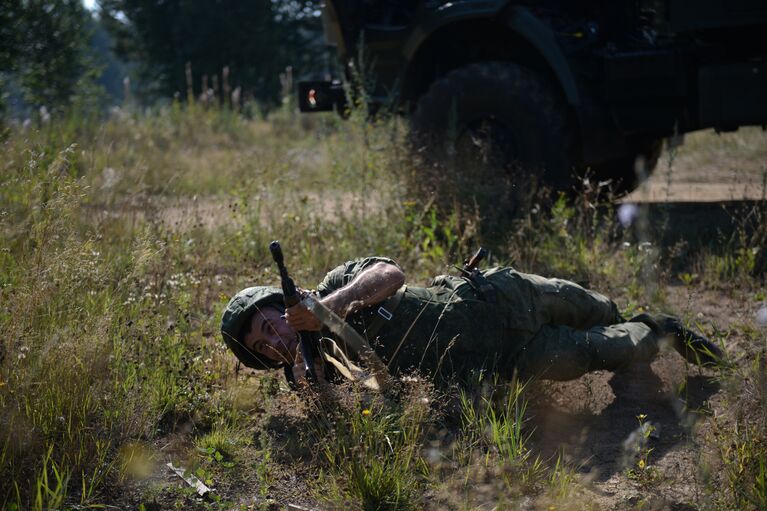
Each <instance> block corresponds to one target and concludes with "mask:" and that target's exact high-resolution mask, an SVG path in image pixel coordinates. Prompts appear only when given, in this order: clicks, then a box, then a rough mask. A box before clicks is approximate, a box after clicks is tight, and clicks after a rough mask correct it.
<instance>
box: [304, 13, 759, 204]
mask: <svg viewBox="0 0 767 511" xmlns="http://www.w3.org/2000/svg"><path fill="white" fill-rule="evenodd" d="M323 21H324V28H325V36H326V39H327V42H328V43H329V44H330V45H333V46H335V48H336V50H337V52H338V55H339V56H340V58H341V61H342V62H343V63H344V64H345V65H346V66H347V68H346V71H345V72H346V75H347V76H346V77H344V79H348V78H349V77H350V76H352V74H353V66H354V65H355V58H356V56H357V55H358V54H359V50H360V48H361V47H362V48H364V55H365V58H366V60H367V62H368V63H369V65H370V68H371V71H372V75H373V78H374V83H375V87H374V89H373V90H372V91H368V92H369V97H370V102H371V104H372V106H373V107H376V106H378V105H382V104H386V103H390V102H392V101H394V103H395V104H396V105H397V106H398V108H399V109H400V110H401V111H402V112H404V113H406V114H408V115H409V118H410V119H411V126H412V128H413V132H414V134H415V135H416V137H415V139H416V140H417V141H418V143H419V144H423V146H424V147H425V148H427V150H428V151H433V154H437V155H439V154H440V151H439V150H436V149H435V148H436V147H438V146H440V144H441V145H444V142H445V141H448V143H449V144H451V145H452V147H454V148H455V147H458V148H463V150H467V151H469V152H471V151H475V152H477V154H485V155H486V154H487V153H486V152H483V151H484V150H485V149H484V148H487V147H490V146H492V147H493V148H494V150H493V152H492V154H493V155H494V157H496V158H497V157H498V156H499V155H500V157H501V158H503V159H504V161H506V162H519V163H521V164H523V166H525V167H526V168H528V169H531V168H534V169H536V172H539V173H542V175H543V177H544V178H545V180H546V181H547V182H548V183H551V184H553V185H555V186H558V187H566V186H568V185H569V184H570V183H571V179H572V176H573V175H574V173H579V172H582V171H585V170H586V169H591V170H592V171H593V172H595V173H596V174H597V175H598V176H599V177H602V178H612V179H614V180H615V182H617V183H620V186H621V187H622V188H623V189H624V190H625V189H630V188H631V187H633V186H635V185H636V183H637V182H638V180H640V179H641V178H642V177H643V175H642V174H646V173H648V172H649V171H651V170H652V168H653V167H654V166H655V164H656V162H657V160H658V157H659V155H660V152H661V146H662V141H663V140H664V139H666V138H669V137H672V136H675V135H682V134H684V133H687V132H690V131H695V130H700V129H705V128H714V129H716V130H719V131H729V130H735V129H737V128H738V127H740V126H746V125H761V126H765V125H766V124H767V1H764V0H729V1H728V2H724V1H722V0H635V1H628V0H598V1H596V0H595V1H586V0H570V1H564V0H560V1H557V0H549V1H546V0H541V1H537V0H528V1H513V0H511V1H510V0H452V1H448V0H419V1H406V0H358V1H354V0H326V2H325V5H324V10H323ZM299 104H300V107H301V109H302V111H319V110H332V109H339V110H340V109H343V105H344V90H343V86H342V83H341V80H336V81H312V82H302V83H300V84H299ZM441 154H442V155H443V156H444V154H445V153H444V152H443V153H441ZM453 154H454V153H453ZM639 157H641V158H639ZM637 161H643V162H645V165H644V166H640V165H637ZM637 169H638V170H639V172H638V173H637ZM638 174H639V175H638Z"/></svg>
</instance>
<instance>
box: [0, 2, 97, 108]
mask: <svg viewBox="0 0 767 511" xmlns="http://www.w3.org/2000/svg"><path fill="white" fill-rule="evenodd" d="M2 16H3V23H2V26H3V28H2V29H0V31H2V32H0V35H1V37H2V39H0V40H2V41H3V42H6V43H7V44H6V45H3V46H4V49H3V50H2V53H0V73H8V74H10V75H12V76H15V77H16V78H17V80H18V82H19V86H20V87H21V90H22V92H23V95H24V100H25V101H26V102H27V104H29V105H30V106H33V107H36V108H37V107H41V106H45V107H46V108H47V110H48V111H49V112H50V111H53V110H56V109H63V108H65V107H69V106H70V105H72V104H73V100H74V99H75V98H80V99H81V100H85V99H86V98H89V97H90V96H92V95H93V94H94V93H96V89H94V88H93V86H92V82H93V78H94V76H93V71H94V67H93V63H92V61H91V60H90V54H89V52H88V45H89V37H90V33H89V32H90V30H89V29H90V27H91V23H92V21H91V19H90V14H89V13H88V11H87V10H86V9H85V7H83V4H82V1H80V0H61V1H45V0H33V1H24V2H22V1H17V0H12V1H11V2H9V3H7V5H4V7H3V14H2ZM5 31H8V33H5ZM0 85H3V84H2V83H0ZM3 88H5V87H3ZM43 117H44V116H43Z"/></svg>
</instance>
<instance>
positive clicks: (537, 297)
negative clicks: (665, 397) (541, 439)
mask: <svg viewBox="0 0 767 511" xmlns="http://www.w3.org/2000/svg"><path fill="white" fill-rule="evenodd" d="M377 262H386V263H389V264H395V265H396V263H395V262H394V261H392V260H391V259H387V258H382V257H368V258H364V259H357V260H354V261H349V262H347V263H344V264H343V265H341V266H338V267H337V268H335V269H334V270H332V271H331V272H329V273H328V274H327V275H326V277H325V279H324V280H323V281H322V282H321V283H320V285H319V286H318V287H317V293H318V294H319V295H320V296H321V297H324V296H327V295H328V294H330V293H332V292H333V291H335V290H336V289H339V288H341V287H343V286H345V285H347V284H348V283H349V282H351V281H352V280H354V278H355V277H356V276H357V275H359V273H360V272H361V271H363V270H364V269H366V268H369V267H371V266H372V265H373V264H375V263H377ZM483 275H484V276H485V278H486V279H487V281H488V282H489V283H490V284H491V285H492V287H493V288H494V289H495V297H494V299H491V300H486V299H484V298H483V297H481V296H479V295H478V293H477V292H476V291H475V288H474V287H473V286H472V285H471V284H470V283H469V282H468V281H467V280H466V279H464V278H462V277H454V276H448V275H440V276H438V277H436V278H434V279H433V281H432V282H431V283H430V284H429V285H428V286H427V287H415V286H404V287H403V288H402V289H400V290H399V291H398V293H397V295H396V302H397V305H396V308H393V309H392V310H390V311H387V310H383V311H381V310H380V309H381V307H384V308H385V307H386V306H387V304H388V303H390V301H389V300H387V301H386V302H384V303H383V304H379V305H376V306H374V307H370V308H368V309H363V310H361V311H358V312H356V313H354V314H352V315H350V316H349V317H348V318H347V321H348V322H349V323H350V324H351V325H353V326H354V328H355V329H356V330H357V331H358V332H359V333H360V334H362V335H363V337H366V338H367V340H368V342H369V343H370V345H371V346H373V348H374V349H375V351H376V353H377V354H378V355H379V356H380V357H381V359H383V361H384V362H385V363H387V364H388V366H389V368H390V370H391V371H392V372H393V373H402V372H407V371H410V370H414V369H417V370H419V371H421V372H422V373H426V374H432V375H434V376H436V377H437V378H438V379H440V380H445V379H450V378H452V377H454V376H458V377H459V378H460V377H462V376H466V375H467V374H468V373H469V371H473V370H478V369H488V370H495V371H497V372H498V373H499V374H500V375H501V376H503V377H506V378H510V377H511V376H512V374H513V370H514V368H515V367H516V368H517V369H518V370H519V372H520V374H521V376H523V377H532V376H537V377H543V378H549V379H557V380H567V379H571V378H577V377H579V376H581V375H582V374H584V373H586V372H588V371H593V370H597V369H608V370H615V369H619V368H621V367H624V366H626V365H628V364H630V363H632V362H635V361H650V360H651V359H652V358H653V357H654V356H655V354H656V353H657V351H658V343H657V340H658V332H657V331H653V329H652V328H651V327H650V326H648V325H646V324H644V323H641V322H628V323H626V322H623V320H622V319H621V317H620V315H619V314H618V310H617V307H616V305H615V304H614V303H613V302H612V301H610V300H609V299H608V298H606V297H605V296H603V295H600V294H598V293H595V292H593V291H589V290H586V289H584V288H582V287H581V286H579V285H577V284H575V283H573V282H569V281H566V280H560V279H547V278H543V277H540V276H537V275H530V274H525V273H520V272H517V271H515V270H514V269H512V268H508V267H499V268H491V269H489V270H487V271H485V272H483ZM280 299H281V295H280V294H279V290H278V289H275V288H266V287H260V288H248V289H245V290H243V291H241V292H240V293H238V294H237V295H236V296H235V297H234V298H232V300H231V301H230V302H229V305H228V306H227V309H226V311H225V313H224V317H223V319H222V325H221V329H222V334H223V335H224V340H225V341H226V343H227V345H229V347H230V348H231V349H232V350H233V351H234V353H235V355H237V357H238V358H239V359H240V360H241V361H243V362H244V363H245V364H246V365H248V366H249V367H254V368H258V369H266V368H271V367H277V366H279V365H280V364H278V363H276V362H274V363H272V362H269V361H268V360H266V359H265V358H264V357H259V356H257V355H255V354H253V353H251V352H249V350H247V349H245V348H244V347H243V346H242V345H241V337H242V329H243V328H244V327H245V325H246V324H247V323H248V321H247V320H248V318H249V317H250V316H251V315H252V314H253V313H254V312H255V311H256V310H258V308H259V307H263V306H264V305H268V304H271V303H279V300H280ZM390 300H392V299H390ZM387 312H390V313H391V318H390V319H388V320H385V319H380V318H377V316H386V317H389V315H388V313H387ZM374 330H375V331H374ZM328 341H329V339H328ZM338 344H341V343H338ZM325 351H326V355H327V354H330V353H333V352H335V353H338V347H337V345H336V346H333V347H332V348H331V347H328V349H326V350H325Z"/></svg>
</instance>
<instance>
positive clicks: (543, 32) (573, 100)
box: [504, 6, 580, 106]
mask: <svg viewBox="0 0 767 511" xmlns="http://www.w3.org/2000/svg"><path fill="white" fill-rule="evenodd" d="M504 21H505V22H506V24H507V25H508V26H509V27H510V28H511V29H512V30H513V31H514V32H516V33H517V34H519V35H520V36H522V37H523V38H524V39H526V40H527V42H529V43H530V44H531V45H532V46H533V47H534V48H535V49H536V50H538V52H540V54H541V56H542V57H543V59H544V60H545V61H546V63H547V64H548V66H549V68H550V69H551V71H552V72H553V73H554V76H556V77H557V80H558V81H559V85H560V86H561V87H562V92H563V93H564V95H565V98H566V99H567V102H568V103H569V104H570V105H571V106H577V105H579V104H580V96H579V94H578V87H577V86H576V84H575V78H574V77H573V73H572V70H571V69H570V64H569V63H568V61H567V59H566V58H565V56H564V54H563V53H562V49H561V48H560V46H559V44H558V43H557V40H556V38H555V37H554V32H553V31H552V30H551V28H550V27H549V26H548V25H546V24H545V23H543V22H542V21H541V20H540V19H538V18H537V17H535V16H534V15H533V13H531V12H530V11H529V10H528V9H526V8H524V7H519V6H513V7H511V8H510V9H509V10H508V11H507V13H506V15H505V20H504Z"/></svg>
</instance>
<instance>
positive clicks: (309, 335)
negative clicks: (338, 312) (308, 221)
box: [269, 240, 317, 383]
mask: <svg viewBox="0 0 767 511" xmlns="http://www.w3.org/2000/svg"><path fill="white" fill-rule="evenodd" d="M269 252H271V253H272V259H274V262H275V263H277V269H278V270H279V271H280V283H281V285H282V294H283V297H284V300H285V308H288V307H293V306H294V305H297V304H298V303H300V302H301V297H300V296H299V295H298V290H297V289H296V284H295V283H294V282H293V279H291V278H290V276H289V275H288V270H287V268H285V259H284V257H283V255H282V247H280V242H279V241H276V240H275V241H272V242H271V243H270V244H269ZM298 338H299V342H298V348H299V349H300V350H301V356H302V357H303V359H304V370H305V371H306V379H307V380H308V381H309V382H311V383H315V382H317V373H316V371H315V370H314V355H315V348H314V347H315V346H316V344H317V335H316V333H315V332H306V331H303V332H298Z"/></svg>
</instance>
